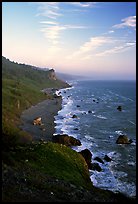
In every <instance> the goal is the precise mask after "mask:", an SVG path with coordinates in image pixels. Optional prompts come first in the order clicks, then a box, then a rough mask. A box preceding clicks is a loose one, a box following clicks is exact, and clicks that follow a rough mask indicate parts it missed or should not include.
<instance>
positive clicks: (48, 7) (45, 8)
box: [35, 2, 62, 19]
mask: <svg viewBox="0 0 138 204" xmlns="http://www.w3.org/2000/svg"><path fill="white" fill-rule="evenodd" d="M35 4H37V5H38V11H39V13H37V14H36V16H45V17H48V18H50V19H57V18H58V17H60V16H62V14H61V13H60V12H59V10H60V9H59V3H58V2H35Z"/></svg>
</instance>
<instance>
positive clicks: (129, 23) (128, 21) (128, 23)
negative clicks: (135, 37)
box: [113, 16, 136, 28]
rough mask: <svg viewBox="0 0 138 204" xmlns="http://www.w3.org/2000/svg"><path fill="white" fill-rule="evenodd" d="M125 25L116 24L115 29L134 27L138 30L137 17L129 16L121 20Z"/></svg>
mask: <svg viewBox="0 0 138 204" xmlns="http://www.w3.org/2000/svg"><path fill="white" fill-rule="evenodd" d="M121 21H122V22H123V23H120V24H116V25H114V26H113V28H124V27H132V28H136V16H129V17H127V18H124V19H122V20H121Z"/></svg>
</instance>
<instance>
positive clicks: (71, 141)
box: [52, 134, 81, 146]
mask: <svg viewBox="0 0 138 204" xmlns="http://www.w3.org/2000/svg"><path fill="white" fill-rule="evenodd" d="M52 140H53V142H56V143H59V144H63V145H66V146H80V145H81V142H80V140H78V139H76V138H74V137H72V136H68V135H66V134H64V135H55V136H53V137H52Z"/></svg>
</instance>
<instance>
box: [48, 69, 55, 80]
mask: <svg viewBox="0 0 138 204" xmlns="http://www.w3.org/2000/svg"><path fill="white" fill-rule="evenodd" d="M48 78H49V79H52V80H56V79H57V78H56V74H55V70H54V69H50V70H49V73H48Z"/></svg>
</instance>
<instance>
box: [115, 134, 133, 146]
mask: <svg viewBox="0 0 138 204" xmlns="http://www.w3.org/2000/svg"><path fill="white" fill-rule="evenodd" d="M116 143H117V144H131V143H132V140H131V139H130V140H129V139H128V137H127V136H126V135H120V136H119V137H118V139H117V140H116Z"/></svg>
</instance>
